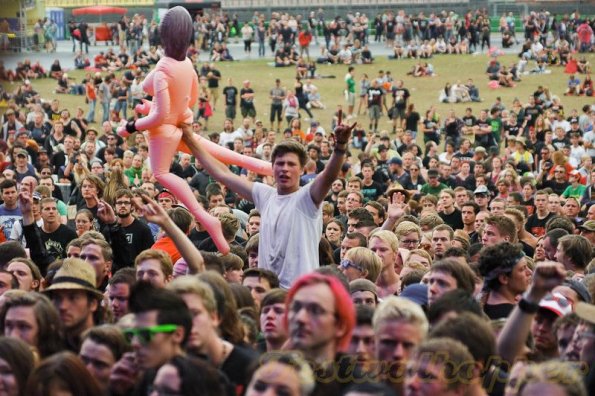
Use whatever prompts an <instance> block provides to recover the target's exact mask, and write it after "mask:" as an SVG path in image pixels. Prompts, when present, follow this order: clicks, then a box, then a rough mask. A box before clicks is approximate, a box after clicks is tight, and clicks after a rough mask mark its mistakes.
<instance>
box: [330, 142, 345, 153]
mask: <svg viewBox="0 0 595 396" xmlns="http://www.w3.org/2000/svg"><path fill="white" fill-rule="evenodd" d="M343 144H344V145H345V148H344V149H342V148H339V146H340V145H343ZM333 153H337V154H346V153H347V143H337V144H336V145H335V147H333Z"/></svg>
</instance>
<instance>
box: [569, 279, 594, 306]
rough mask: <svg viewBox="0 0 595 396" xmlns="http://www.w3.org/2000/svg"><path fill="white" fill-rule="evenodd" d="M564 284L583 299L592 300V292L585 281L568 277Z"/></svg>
mask: <svg viewBox="0 0 595 396" xmlns="http://www.w3.org/2000/svg"><path fill="white" fill-rule="evenodd" d="M562 285H563V286H566V287H569V288H570V289H572V291H574V292H575V293H576V294H577V295H578V297H579V298H580V299H581V300H582V301H586V302H589V301H591V293H589V290H588V289H587V287H586V286H585V284H584V283H583V282H581V281H579V280H577V279H572V278H566V279H565V280H564V283H562Z"/></svg>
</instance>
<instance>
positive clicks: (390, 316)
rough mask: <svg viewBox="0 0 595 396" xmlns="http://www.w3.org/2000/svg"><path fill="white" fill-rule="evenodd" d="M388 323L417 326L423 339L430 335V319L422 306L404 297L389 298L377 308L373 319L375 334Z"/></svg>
mask: <svg viewBox="0 0 595 396" xmlns="http://www.w3.org/2000/svg"><path fill="white" fill-rule="evenodd" d="M387 321H402V322H405V323H409V324H411V325H413V326H417V327H418V329H419V332H420V334H421V335H422V338H425V336H426V335H427V334H428V329H429V324H428V319H426V315H425V314H424V311H423V310H422V308H421V306H419V305H418V304H416V303H414V302H413V301H411V300H409V299H406V298H403V297H396V296H389V297H387V298H385V299H384V300H383V301H382V302H381V303H380V305H378V307H376V312H374V318H373V325H374V332H377V331H378V329H379V327H380V325H381V324H382V323H384V322H387Z"/></svg>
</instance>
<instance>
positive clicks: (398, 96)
mask: <svg viewBox="0 0 595 396" xmlns="http://www.w3.org/2000/svg"><path fill="white" fill-rule="evenodd" d="M393 99H394V101H395V107H396V108H397V109H400V110H402V109H404V108H405V107H407V99H409V90H408V89H407V88H395V89H393Z"/></svg>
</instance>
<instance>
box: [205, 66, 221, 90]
mask: <svg viewBox="0 0 595 396" xmlns="http://www.w3.org/2000/svg"><path fill="white" fill-rule="evenodd" d="M209 73H211V75H212V77H207V86H208V87H209V88H219V79H220V78H221V72H220V71H219V70H217V69H211V70H210V71H209ZM207 76H208V74H207ZM215 77H217V78H215Z"/></svg>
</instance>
